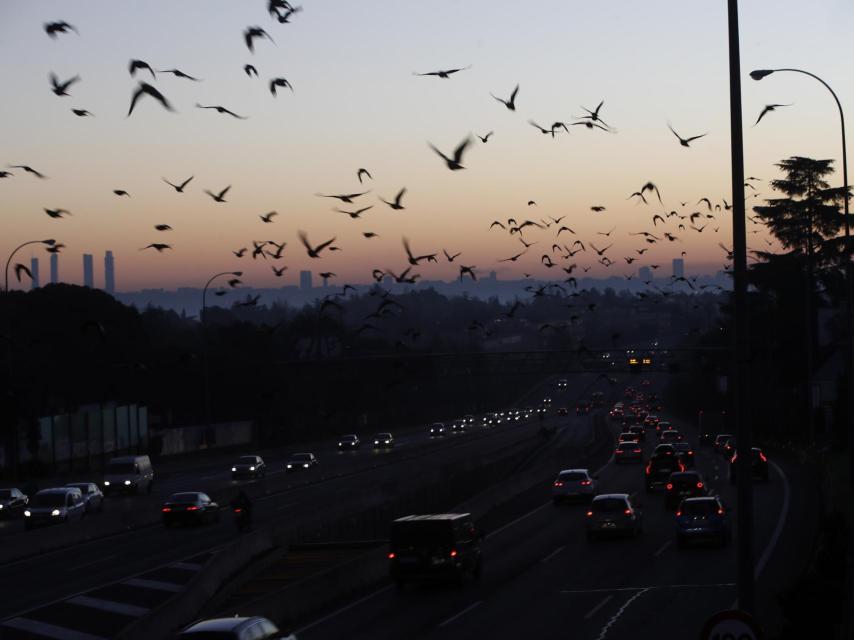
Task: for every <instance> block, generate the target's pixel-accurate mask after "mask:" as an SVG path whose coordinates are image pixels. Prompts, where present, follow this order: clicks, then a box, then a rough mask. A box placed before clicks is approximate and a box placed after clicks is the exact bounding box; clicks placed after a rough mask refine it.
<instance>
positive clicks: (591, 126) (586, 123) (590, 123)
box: [571, 120, 611, 133]
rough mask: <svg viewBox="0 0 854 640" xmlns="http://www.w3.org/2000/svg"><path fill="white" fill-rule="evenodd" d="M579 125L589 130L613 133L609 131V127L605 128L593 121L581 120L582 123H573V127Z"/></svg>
mask: <svg viewBox="0 0 854 640" xmlns="http://www.w3.org/2000/svg"><path fill="white" fill-rule="evenodd" d="M579 124H581V125H584V126H585V127H587V128H588V129H602V131H607V132H608V133H611V130H610V129H608V128H607V127H603V126H602V125H601V124H599V123H598V122H593V121H591V120H581V121H580V122H573V123H571V126H576V125H579Z"/></svg>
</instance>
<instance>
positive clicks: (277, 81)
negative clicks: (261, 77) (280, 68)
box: [270, 78, 294, 97]
mask: <svg viewBox="0 0 854 640" xmlns="http://www.w3.org/2000/svg"><path fill="white" fill-rule="evenodd" d="M276 87H281V88H283V89H284V88H288V89H290V90H291V91H293V90H294V87H293V85H292V84H291V83H290V82H288V81H287V80H286V79H285V78H273V79H272V80H270V93H272V94H273V97H276V95H277V94H276Z"/></svg>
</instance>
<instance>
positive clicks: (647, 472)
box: [644, 462, 652, 475]
mask: <svg viewBox="0 0 854 640" xmlns="http://www.w3.org/2000/svg"><path fill="white" fill-rule="evenodd" d="M651 470H652V463H651V462H650V463H649V464H647V465H646V469H645V470H644V471H645V472H646V475H649V474H650V471H651Z"/></svg>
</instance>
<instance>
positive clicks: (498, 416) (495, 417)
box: [492, 411, 504, 424]
mask: <svg viewBox="0 0 854 640" xmlns="http://www.w3.org/2000/svg"><path fill="white" fill-rule="evenodd" d="M502 422H504V412H503V411H502V412H500V413H499V412H497V411H496V412H494V413H493V414H492V424H501V423H502Z"/></svg>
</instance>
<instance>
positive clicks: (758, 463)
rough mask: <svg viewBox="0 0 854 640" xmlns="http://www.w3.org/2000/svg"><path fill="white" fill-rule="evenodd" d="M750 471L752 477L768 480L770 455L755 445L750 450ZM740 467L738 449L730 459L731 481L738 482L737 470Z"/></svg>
mask: <svg viewBox="0 0 854 640" xmlns="http://www.w3.org/2000/svg"><path fill="white" fill-rule="evenodd" d="M750 453H751V460H750V471H751V477H752V478H757V479H759V480H763V481H765V482H768V457H767V456H766V455H765V453H764V452H763V451H762V449H760V448H759V447H753V449H751V451H750ZM737 469H738V451H736V452H735V453H734V454H733V456H732V458H731V459H730V461H729V481H730V482H731V483H732V484H735V483H736V471H737Z"/></svg>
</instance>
